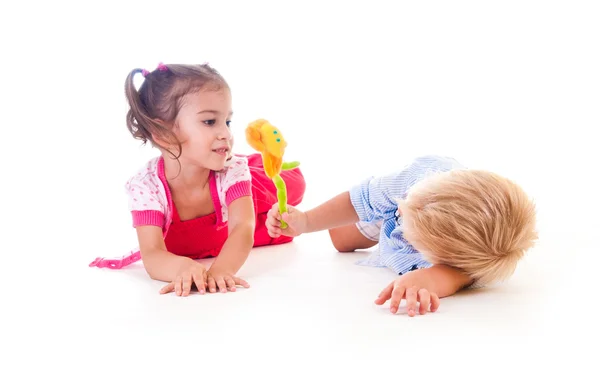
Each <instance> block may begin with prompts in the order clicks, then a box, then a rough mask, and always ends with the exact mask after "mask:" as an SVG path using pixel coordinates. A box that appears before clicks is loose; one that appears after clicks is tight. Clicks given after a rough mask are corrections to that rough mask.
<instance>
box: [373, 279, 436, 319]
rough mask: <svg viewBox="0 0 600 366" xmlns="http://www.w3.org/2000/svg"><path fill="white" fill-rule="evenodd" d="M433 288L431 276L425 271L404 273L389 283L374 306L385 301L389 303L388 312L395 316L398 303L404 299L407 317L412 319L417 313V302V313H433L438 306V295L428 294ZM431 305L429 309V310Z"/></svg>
mask: <svg viewBox="0 0 600 366" xmlns="http://www.w3.org/2000/svg"><path fill="white" fill-rule="evenodd" d="M431 288H433V281H432V278H431V276H429V275H428V272H427V271H425V270H415V271H412V272H408V273H405V274H404V275H402V276H400V278H398V279H397V280H395V281H393V282H392V283H390V284H389V285H388V286H387V287H386V288H385V289H384V290H383V291H381V293H380V294H379V297H378V298H377V300H375V304H377V305H383V304H385V302H386V301H387V300H389V299H390V298H391V301H390V311H391V312H392V314H396V312H397V311H398V307H399V306H400V301H401V300H402V299H406V308H407V312H408V316H410V317H413V316H415V314H416V311H417V301H418V302H419V305H420V306H419V313H420V314H421V315H424V314H425V313H426V312H427V311H428V310H430V311H431V312H432V313H433V312H435V311H436V310H437V309H438V307H439V306H440V299H439V297H438V295H436V294H435V293H433V292H430V290H429V289H431ZM430 305H431V309H430Z"/></svg>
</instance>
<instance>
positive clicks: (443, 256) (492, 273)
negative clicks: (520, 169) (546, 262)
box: [398, 170, 538, 284]
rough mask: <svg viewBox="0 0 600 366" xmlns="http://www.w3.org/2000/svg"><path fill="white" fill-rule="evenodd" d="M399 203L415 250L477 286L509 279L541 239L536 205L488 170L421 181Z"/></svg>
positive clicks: (465, 171)
mask: <svg viewBox="0 0 600 366" xmlns="http://www.w3.org/2000/svg"><path fill="white" fill-rule="evenodd" d="M398 207H399V209H400V212H401V215H402V217H403V227H404V229H403V235H404V237H405V239H406V240H407V241H408V242H409V243H411V244H412V245H413V246H414V247H415V249H417V250H418V251H420V252H421V253H422V254H423V255H424V256H425V258H426V259H427V260H428V261H429V262H430V263H434V264H446V265H449V266H452V267H455V268H458V269H460V270H462V271H464V272H465V273H466V274H467V275H469V276H471V277H472V278H473V279H474V280H475V281H477V283H479V284H488V283H491V282H496V281H501V280H505V279H507V278H508V277H510V276H511V275H512V274H513V273H514V271H515V269H516V266H517V262H518V261H519V260H520V259H521V258H522V257H523V255H524V254H525V252H526V251H527V250H528V249H529V248H531V247H533V245H534V242H535V240H537V238H538V236H537V232H536V229H535V225H536V223H535V221H536V218H535V215H536V214H535V210H536V209H535V206H534V203H533V202H532V201H531V200H530V199H529V198H528V197H527V195H526V194H525V192H524V191H523V189H521V188H520V187H519V186H518V185H516V184H515V183H513V182H512V181H510V180H508V179H506V178H503V177H501V176H499V175H497V174H494V173H490V172H486V171H481V170H454V171H450V172H445V173H440V174H436V175H434V176H432V177H430V178H426V179H423V180H422V181H420V182H418V183H417V184H415V185H414V186H413V188H412V189H411V190H410V191H409V193H408V196H407V197H406V200H398Z"/></svg>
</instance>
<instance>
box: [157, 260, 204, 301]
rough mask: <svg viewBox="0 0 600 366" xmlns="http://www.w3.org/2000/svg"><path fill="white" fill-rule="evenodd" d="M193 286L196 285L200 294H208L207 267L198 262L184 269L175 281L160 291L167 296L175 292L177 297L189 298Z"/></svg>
mask: <svg viewBox="0 0 600 366" xmlns="http://www.w3.org/2000/svg"><path fill="white" fill-rule="evenodd" d="M192 284H195V285H196V288H197V289H198V292H200V293H201V294H204V293H206V284H207V277H206V267H204V266H203V265H201V264H200V263H197V262H193V263H191V264H190V265H188V266H186V267H183V268H182V270H181V271H180V272H179V274H178V275H177V277H175V280H173V281H172V282H171V283H169V284H168V285H166V286H165V287H163V288H161V289H160V293H161V294H167V293H169V292H172V291H175V294H176V295H177V296H187V295H189V294H190V291H191V289H192Z"/></svg>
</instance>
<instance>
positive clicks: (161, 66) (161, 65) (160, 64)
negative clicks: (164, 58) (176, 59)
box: [157, 62, 168, 71]
mask: <svg viewBox="0 0 600 366" xmlns="http://www.w3.org/2000/svg"><path fill="white" fill-rule="evenodd" d="M157 69H159V70H160V71H167V70H168V68H167V66H166V65H165V64H163V63H162V62H159V63H158V67H157Z"/></svg>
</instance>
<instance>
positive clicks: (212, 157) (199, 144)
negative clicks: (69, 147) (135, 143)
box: [90, 63, 305, 296]
mask: <svg viewBox="0 0 600 366" xmlns="http://www.w3.org/2000/svg"><path fill="white" fill-rule="evenodd" d="M137 73H142V75H143V76H144V78H145V80H144V82H143V83H142V85H141V87H140V89H139V91H138V90H136V89H135V87H134V84H133V78H134V76H135V75H136V74H137ZM125 94H126V97H127V101H128V103H129V107H130V109H129V111H128V113H127V118H126V119H127V127H128V129H129V131H130V132H131V134H132V135H133V137H134V138H136V139H139V140H142V141H143V142H144V143H146V142H147V141H150V142H151V143H152V145H153V146H154V147H156V148H158V150H159V151H160V156H157V157H155V158H153V159H151V160H150V161H149V162H148V163H147V164H145V165H144V166H143V167H142V168H141V169H140V170H139V171H138V172H137V173H136V174H135V175H134V176H132V177H131V178H130V179H129V180H128V181H127V184H126V187H125V188H126V192H127V196H128V200H129V209H130V211H131V215H132V221H133V227H135V229H136V231H137V237H138V244H139V250H136V251H133V252H132V253H131V254H130V255H128V256H124V257H123V258H121V259H117V260H114V259H113V260H111V259H103V258H97V259H96V260H95V261H93V262H92V263H91V264H90V266H91V267H93V266H96V267H108V268H122V267H123V266H126V265H129V264H131V263H133V262H135V261H137V260H139V259H142V258H143V263H144V268H145V269H146V272H147V273H148V275H149V276H150V277H151V278H153V279H156V280H160V281H165V282H168V284H167V285H166V286H164V287H163V288H162V289H161V290H160V293H163V294H164V293H168V292H172V291H174V292H175V293H176V294H177V295H178V296H187V295H188V294H189V293H190V291H191V289H192V286H193V285H195V286H196V287H197V289H198V290H199V292H200V293H201V294H204V293H205V291H206V290H207V289H208V291H210V292H216V291H217V290H220V291H221V292H227V290H229V291H235V289H236V286H238V285H240V286H244V287H249V285H248V283H247V282H246V281H244V280H243V279H241V278H239V277H237V276H236V273H237V271H238V270H239V269H240V268H241V266H242V265H243V264H244V261H245V260H246V258H247V257H248V255H249V253H250V250H251V249H252V247H253V246H261V245H269V244H281V243H288V242H291V241H292V237H289V236H286V237H279V238H276V239H274V238H271V237H270V236H269V235H268V231H267V229H266V227H265V221H266V215H267V212H268V210H269V209H270V208H271V206H272V205H273V204H274V203H275V202H277V191H276V188H275V186H274V184H273V183H272V181H271V179H269V178H268V177H267V176H266V175H265V172H264V170H263V166H262V158H261V156H260V154H251V155H249V156H242V155H237V154H232V147H233V136H232V133H231V130H230V123H231V115H232V110H231V91H230V89H229V86H228V84H227V82H226V81H225V79H224V78H223V77H222V76H221V75H220V74H219V73H218V72H217V71H216V70H215V69H213V68H212V67H210V66H208V65H206V64H204V65H179V64H172V65H164V64H162V63H161V64H159V66H158V68H157V69H156V70H154V71H152V72H148V71H146V70H142V69H134V70H132V71H131V72H130V73H129V75H128V76H127V79H126V81H125ZM281 176H282V178H283V179H284V180H285V182H286V186H287V191H288V201H289V203H290V204H292V205H297V204H299V203H300V202H301V201H302V197H303V195H304V191H305V182H304V178H303V176H302V173H301V172H300V170H299V169H298V168H296V169H293V170H287V171H282V172H281ZM206 257H216V259H215V260H214V262H213V263H212V265H211V266H210V268H208V269H207V268H205V266H203V265H202V264H200V263H198V262H196V261H195V260H194V259H198V258H206Z"/></svg>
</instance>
